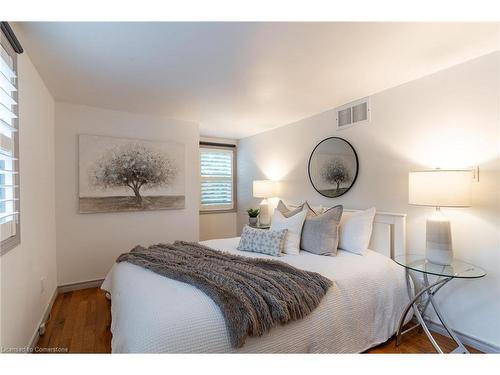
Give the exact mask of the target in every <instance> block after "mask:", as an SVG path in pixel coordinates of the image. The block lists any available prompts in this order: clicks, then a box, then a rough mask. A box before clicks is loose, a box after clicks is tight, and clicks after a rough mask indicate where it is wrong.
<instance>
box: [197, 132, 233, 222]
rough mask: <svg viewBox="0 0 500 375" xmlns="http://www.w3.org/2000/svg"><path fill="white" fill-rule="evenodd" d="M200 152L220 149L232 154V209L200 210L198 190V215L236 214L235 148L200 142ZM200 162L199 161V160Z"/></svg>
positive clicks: (221, 144) (223, 144)
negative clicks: (206, 149) (203, 149)
mask: <svg viewBox="0 0 500 375" xmlns="http://www.w3.org/2000/svg"><path fill="white" fill-rule="evenodd" d="M199 148H200V151H201V149H202V148H208V149H221V150H229V151H232V153H233V208H213V209H203V208H201V190H200V202H199V213H200V215H213V214H226V213H234V212H238V199H237V198H238V197H237V195H236V194H237V187H236V178H237V168H236V167H237V165H236V163H237V157H236V151H237V147H236V145H235V144H226V143H216V142H200V146H199ZM200 161H201V159H200ZM200 189H201V173H200Z"/></svg>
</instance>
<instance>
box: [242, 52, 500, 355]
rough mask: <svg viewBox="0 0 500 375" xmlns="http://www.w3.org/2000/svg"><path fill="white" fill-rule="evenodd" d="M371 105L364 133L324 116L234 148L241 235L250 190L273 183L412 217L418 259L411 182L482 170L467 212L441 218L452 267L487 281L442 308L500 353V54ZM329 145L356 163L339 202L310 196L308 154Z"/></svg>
mask: <svg viewBox="0 0 500 375" xmlns="http://www.w3.org/2000/svg"><path fill="white" fill-rule="evenodd" d="M367 94H369V93H367ZM371 99H372V102H371V110H372V121H371V123H369V124H364V125H359V126H354V127H352V128H349V129H344V130H341V131H336V129H335V113H334V111H333V110H330V111H327V112H323V113H320V114H318V115H315V116H313V117H310V118H307V119H304V120H301V121H299V122H297V123H293V124H291V125H288V126H284V127H281V128H278V129H275V130H272V131H269V132H266V133H262V134H259V135H256V136H253V137H249V138H245V139H242V140H240V142H239V147H238V150H239V152H238V163H239V164H238V166H239V167H238V181H239V182H238V207H239V212H238V227H239V229H240V230H241V227H242V226H243V224H244V223H246V222H247V217H246V214H245V213H244V209H246V208H248V207H250V206H257V204H258V201H257V200H255V199H253V198H252V191H251V190H252V187H251V186H252V180H254V179H268V178H269V179H274V180H279V181H281V183H280V184H279V186H280V196H281V197H282V198H284V199H285V200H289V201H295V202H300V201H303V200H305V199H307V200H308V201H310V202H311V203H312V204H323V205H335V204H338V203H341V204H344V206H345V207H348V208H367V207H370V206H376V207H377V208H378V209H380V210H384V211H394V212H405V213H408V227H407V230H408V237H407V248H408V251H411V252H423V249H424V242H425V219H426V217H427V216H428V215H429V214H430V213H431V211H432V209H431V208H423V207H414V206H409V205H408V204H407V199H408V182H407V180H408V172H409V171H411V170H418V169H426V168H433V167H442V168H446V167H468V166H472V165H479V168H480V181H479V182H478V183H474V185H473V207H472V208H466V209H444V212H445V213H446V214H447V215H448V216H449V218H450V219H451V222H452V230H453V239H454V246H455V256H456V258H459V259H463V260H466V261H470V262H472V263H473V264H476V265H478V266H481V267H483V268H485V269H486V270H487V271H488V276H486V277H485V278H483V279H480V280H472V281H462V280H456V281H453V282H451V283H450V284H449V285H448V286H447V287H446V288H445V289H443V291H442V293H441V295H440V296H439V297H440V298H439V299H440V302H441V303H442V304H443V309H444V310H445V311H446V313H447V314H449V317H450V320H451V323H452V325H453V327H455V328H456V329H457V330H458V331H460V332H461V333H464V334H467V335H470V336H472V337H475V338H479V339H480V340H483V341H484V342H486V343H489V344H492V345H495V346H497V347H498V348H499V350H500V319H499V317H500V237H499V232H500V202H499V194H498V193H499V190H500V159H499V147H498V146H499V143H498V140H499V136H500V134H499V131H500V129H499V101H500V97H499V53H495V54H491V55H486V56H483V57H481V58H478V59H475V60H472V61H469V62H467V63H464V64H461V65H457V66H455V67H452V68H450V69H447V70H444V71H441V72H438V73H436V74H433V75H430V76H427V77H424V78H422V79H419V80H416V81H412V82H409V83H407V84H404V85H401V86H398V87H395V88H392V89H389V90H386V91H383V92H381V93H378V94H375V95H373V96H372V98H371ZM341 104H343V103H332V107H335V106H337V105H341ZM329 136H339V137H343V138H346V139H347V140H348V141H349V142H351V143H352V144H353V146H354V148H355V149H356V151H357V153H358V157H359V160H360V169H359V175H358V180H357V181H356V184H355V185H354V186H353V188H352V189H351V190H350V191H349V192H348V193H347V194H345V195H344V196H342V197H339V198H336V199H328V198H324V197H322V196H321V195H319V194H318V193H316V192H315V190H314V189H313V187H312V186H311V184H310V183H309V179H308V175H307V161H308V158H309V155H310V152H311V150H312V149H313V148H314V146H315V145H316V144H317V143H318V142H320V141H321V140H322V139H324V138H327V137H329Z"/></svg>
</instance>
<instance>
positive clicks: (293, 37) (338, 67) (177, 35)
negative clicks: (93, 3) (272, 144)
mask: <svg viewBox="0 0 500 375" xmlns="http://www.w3.org/2000/svg"><path fill="white" fill-rule="evenodd" d="M16 26H17V29H18V30H20V39H21V42H22V44H23V46H24V47H25V49H26V50H27V51H28V54H29V55H30V57H31V59H32V61H33V63H34V64H35V66H36V67H37V69H38V71H39V73H40V74H41V76H42V77H43V79H44V81H45V83H46V84H47V86H48V88H49V90H50V91H51V93H52V94H53V95H54V97H55V98H56V100H59V101H65V102H71V103H79V104H85V105H90V106H97V107H102V108H110V109H116V110H125V111H130V112H141V113H149V114H155V115H161V116H167V117H171V118H176V119H180V120H187V121H194V122H198V123H200V128H201V133H202V135H205V136H218V137H227V138H236V139H238V138H243V137H246V136H249V135H253V134H256V133H259V132H262V131H265V130H268V129H271V128H274V127H277V126H282V125H285V124H288V123H290V122H294V121H297V120H300V119H302V118H304V117H307V116H310V115H313V114H315V113H318V112H321V111H324V110H327V109H330V108H334V107H336V106H338V105H341V104H344V103H346V102H348V101H351V100H354V99H358V98H361V97H364V96H367V95H370V94H373V93H376V92H378V91H381V90H384V89H387V88H389V87H393V86H396V85H399V84H401V83H404V82H408V81H411V80H413V79H416V78H418V77H422V76H424V75H427V74H430V73H433V72H436V71H438V70H441V69H444V68H447V67H449V66H452V65H455V64H458V63H461V62H463V61H466V60H469V59H472V58H475V57H477V56H480V55H484V54H487V53H489V52H492V51H494V50H497V49H498V46H499V44H498V43H499V42H498V24H496V23H489V24H488V23H482V24H479V23H31V22H30V23H23V24H17V25H16Z"/></svg>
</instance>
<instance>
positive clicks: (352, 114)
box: [335, 97, 370, 129]
mask: <svg viewBox="0 0 500 375" xmlns="http://www.w3.org/2000/svg"><path fill="white" fill-rule="evenodd" d="M335 114H336V117H337V119H336V121H337V129H344V128H348V127H350V126H352V125H357V124H360V123H363V122H369V121H370V98H369V97H366V98H363V99H359V100H355V101H354V102H350V103H347V104H344V105H342V106H340V107H337V108H335Z"/></svg>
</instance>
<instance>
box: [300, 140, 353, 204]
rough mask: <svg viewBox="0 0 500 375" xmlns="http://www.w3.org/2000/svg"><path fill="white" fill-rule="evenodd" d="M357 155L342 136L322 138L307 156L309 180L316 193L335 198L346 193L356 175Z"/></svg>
mask: <svg viewBox="0 0 500 375" xmlns="http://www.w3.org/2000/svg"><path fill="white" fill-rule="evenodd" d="M358 168H359V163H358V156H357V154H356V151H355V150H354V147H352V145H351V144H350V143H349V142H347V141H346V140H345V139H343V138H338V137H330V138H326V139H324V140H322V141H321V142H320V143H318V145H316V147H315V148H314V150H313V152H312V153H311V156H310V157H309V165H308V172H309V180H310V181H311V184H312V186H313V187H314V189H316V191H317V192H318V193H320V194H321V195H323V196H325V197H328V198H336V197H340V196H341V195H343V194H345V193H347V192H348V191H349V189H350V188H351V187H352V186H353V185H354V182H356V178H357V176H358Z"/></svg>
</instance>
